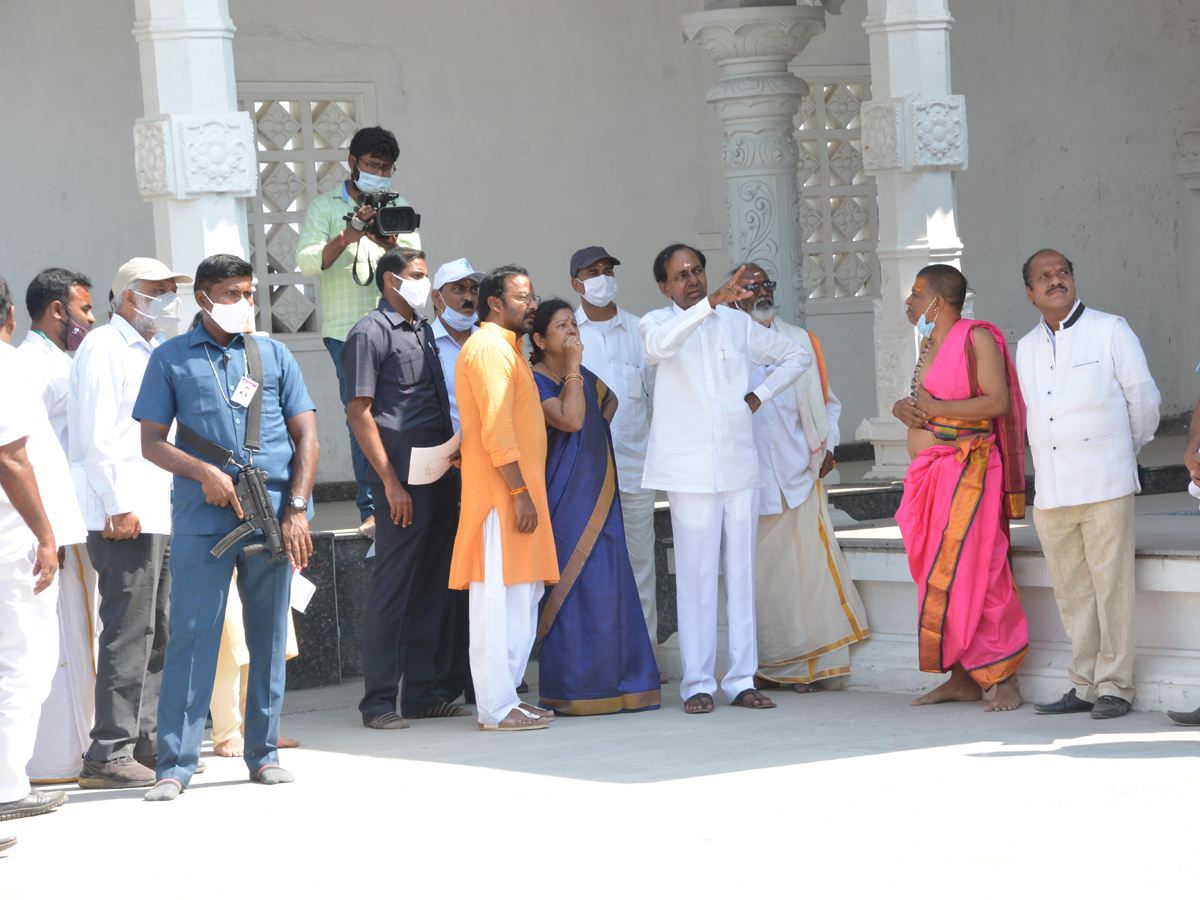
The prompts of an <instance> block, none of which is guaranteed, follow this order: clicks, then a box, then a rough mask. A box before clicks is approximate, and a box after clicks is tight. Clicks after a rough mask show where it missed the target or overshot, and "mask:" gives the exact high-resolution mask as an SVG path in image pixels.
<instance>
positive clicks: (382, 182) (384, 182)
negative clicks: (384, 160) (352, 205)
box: [354, 169, 392, 194]
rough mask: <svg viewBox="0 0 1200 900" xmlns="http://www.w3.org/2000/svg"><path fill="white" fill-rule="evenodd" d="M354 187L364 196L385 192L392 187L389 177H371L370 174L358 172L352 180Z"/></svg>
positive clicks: (390, 177)
mask: <svg viewBox="0 0 1200 900" xmlns="http://www.w3.org/2000/svg"><path fill="white" fill-rule="evenodd" d="M354 186H355V187H356V188H358V189H359V190H360V191H362V192H363V193H366V194H373V193H375V192H376V191H386V190H387V189H388V188H390V187H391V186H392V176H391V175H372V174H371V173H370V172H364V171H363V170H362V169H359V170H358V177H357V178H355V179H354Z"/></svg>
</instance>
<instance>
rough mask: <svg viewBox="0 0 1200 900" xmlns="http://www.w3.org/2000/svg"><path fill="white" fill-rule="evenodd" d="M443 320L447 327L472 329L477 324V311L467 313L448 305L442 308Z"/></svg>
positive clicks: (463, 329) (459, 329)
mask: <svg viewBox="0 0 1200 900" xmlns="http://www.w3.org/2000/svg"><path fill="white" fill-rule="evenodd" d="M442 321H443V322H445V323H446V327H447V328H453V329H454V330H455V331H470V330H471V326H472V325H474V324H475V313H471V314H470V315H467V314H466V313H460V312H459V311H458V310H456V309H451V308H450V307H449V306H447V307H446V308H445V309H443V310H442Z"/></svg>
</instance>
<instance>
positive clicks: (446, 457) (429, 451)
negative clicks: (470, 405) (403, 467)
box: [406, 431, 462, 484]
mask: <svg viewBox="0 0 1200 900" xmlns="http://www.w3.org/2000/svg"><path fill="white" fill-rule="evenodd" d="M461 439H462V432H461V431H456V432H454V437H452V438H450V440H448V441H446V443H444V444H441V445H439V446H437V447H413V448H412V457H411V458H410V459H409V462H408V478H407V479H406V480H407V481H408V483H409V484H433V482H435V481H437V480H438V479H439V478H441V477H442V476H443V475H445V474H446V470H447V469H449V468H450V457H451V456H453V455H454V454H455V452H457V450H458V445H459V442H460V441H461Z"/></svg>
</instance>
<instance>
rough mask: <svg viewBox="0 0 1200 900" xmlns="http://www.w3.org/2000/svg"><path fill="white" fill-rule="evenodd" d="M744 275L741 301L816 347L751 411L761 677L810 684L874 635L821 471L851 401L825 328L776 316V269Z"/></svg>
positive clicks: (826, 468)
mask: <svg viewBox="0 0 1200 900" xmlns="http://www.w3.org/2000/svg"><path fill="white" fill-rule="evenodd" d="M742 280H743V282H744V283H745V284H746V287H747V288H748V289H749V290H751V291H753V292H754V296H752V297H751V298H750V299H748V300H743V301H741V302H740V303H739V304H738V306H739V307H740V308H741V309H742V310H743V311H744V312H746V313H747V314H748V315H750V316H751V317H752V318H753V319H755V321H757V322H758V323H759V324H760V325H762V326H763V327H765V328H770V329H772V330H773V331H777V332H779V333H780V334H782V335H783V336H784V337H786V338H789V339H790V340H793V341H795V342H796V343H798V344H799V345H800V346H801V347H803V348H804V349H805V351H807V352H808V353H809V354H811V355H812V357H813V364H812V366H810V367H809V368H808V369H807V370H806V371H805V373H804V374H803V375H801V376H800V380H799V381H797V382H796V384H795V385H794V386H793V388H792V390H789V391H784V392H782V393H781V394H779V395H778V396H776V397H774V398H772V399H771V400H769V401H767V402H766V403H764V404H763V405H762V409H760V410H759V411H758V413H756V414H755V415H754V417H753V418H752V420H751V421H752V422H753V423H754V442H755V444H756V446H757V448H758V464H759V468H760V469H761V471H762V476H763V482H764V484H763V489H762V491H761V492H760V493H759V508H758V514H759V515H758V542H757V552H758V565H757V567H756V571H755V585H754V590H755V594H754V601H755V602H754V612H755V622H756V625H757V632H758V672H757V675H758V678H759V679H760V686H762V685H761V682H773V683H776V684H789V685H792V687H793V688H794V689H795V690H796V691H797V692H799V693H809V692H811V691H814V690H817V688H816V687H815V683H816V682H818V681H821V680H823V679H825V678H832V677H833V676H835V675H848V674H849V673H850V645H851V644H852V643H854V642H855V641H861V640H863V639H864V638H866V637H868V636H869V635H870V631H869V630H868V628H867V616H866V611H865V610H864V608H863V604H862V599H861V598H860V597H859V595H858V590H857V589H856V588H855V587H854V582H853V581H852V580H851V578H850V572H849V569H848V567H847V566H846V560H845V559H844V558H843V556H842V551H841V548H839V547H838V543H837V537H836V536H835V535H834V533H833V522H832V521H831V520H830V518H829V507H828V504H827V503H826V499H825V492H824V491H823V490H822V489H821V484H820V481H819V480H818V479H820V478H824V477H825V476H826V475H827V474H828V473H829V472H830V471H832V469H833V465H834V463H833V448H834V447H836V446H837V443H838V438H839V433H838V416H839V415H840V414H841V411H842V404H841V402H840V401H839V400H838V398H837V396H836V395H835V394H834V393H833V391H832V390H830V389H829V378H828V374H827V372H826V369H825V360H824V357H823V355H822V353H821V345H820V342H819V341H817V339H816V336H815V335H812V334H811V333H810V332H808V331H805V330H804V329H803V328H799V327H797V326H795V325H790V324H788V323H787V322H784V321H782V320H781V319H780V318H779V317H778V316H777V313H778V312H779V307H778V306H777V305H776V303H775V293H774V292H775V283H774V282H772V281H770V280H769V279H768V278H767V273H766V272H765V271H764V270H763V269H762V267H760V266H757V265H754V264H748V265H747V266H746V267H745V271H744V272H743V273H742ZM771 371H772V369H771V367H770V366H759V367H758V368H756V369H755V370H754V374H753V375H752V376H751V379H750V386H751V387H752V388H753V387H757V386H758V385H760V384H762V383H763V381H765V380H766V378H767V377H768V376H769V375H770V374H771Z"/></svg>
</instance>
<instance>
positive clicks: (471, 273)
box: [433, 256, 484, 291]
mask: <svg viewBox="0 0 1200 900" xmlns="http://www.w3.org/2000/svg"><path fill="white" fill-rule="evenodd" d="M483 274H484V273H483V272H476V271H475V270H474V269H472V268H471V264H470V263H469V262H467V258H466V257H465V256H464V257H463V258H462V259H456V260H454V261H453V262H448V263H443V264H442V266H441V268H439V269H438V270H437V271H436V272H435V273H434V275H433V289H434V290H435V291H440V290H441V289H442V285H444V284H450V282H452V281H462V280H463V279H464V278H473V279H475V282H476V283H478V282H479V280H480V279H481V278H483Z"/></svg>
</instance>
